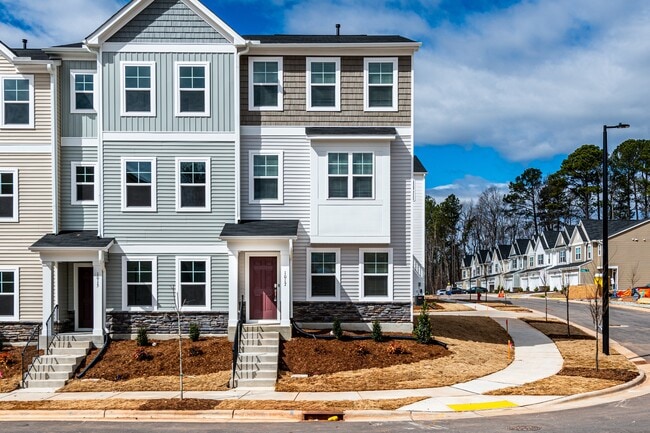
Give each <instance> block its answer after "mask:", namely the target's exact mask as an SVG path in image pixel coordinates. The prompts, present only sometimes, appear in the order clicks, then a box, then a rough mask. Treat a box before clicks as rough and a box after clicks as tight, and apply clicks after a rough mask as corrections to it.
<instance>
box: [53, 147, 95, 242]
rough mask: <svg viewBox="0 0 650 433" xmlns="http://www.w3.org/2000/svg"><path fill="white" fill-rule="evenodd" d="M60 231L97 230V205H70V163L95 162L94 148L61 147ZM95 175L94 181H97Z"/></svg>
mask: <svg viewBox="0 0 650 433" xmlns="http://www.w3.org/2000/svg"><path fill="white" fill-rule="evenodd" d="M60 157H61V167H60V168H59V173H60V176H61V180H60V182H61V183H60V185H61V189H60V197H61V202H60V213H61V220H60V224H61V230H97V205H96V204H95V205H83V206H82V205H72V204H71V200H72V190H71V187H72V175H73V173H72V164H71V163H72V162H88V163H93V162H94V163H96V162H97V148H96V147H81V146H64V147H61V155H60ZM97 176H98V174H97V173H96V178H95V181H96V182H97V181H99V178H98V177H97Z"/></svg>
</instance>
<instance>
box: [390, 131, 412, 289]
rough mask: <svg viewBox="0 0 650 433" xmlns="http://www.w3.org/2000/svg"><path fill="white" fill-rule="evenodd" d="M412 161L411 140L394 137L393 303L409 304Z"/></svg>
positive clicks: (391, 205)
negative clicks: (403, 302) (407, 302)
mask: <svg viewBox="0 0 650 433" xmlns="http://www.w3.org/2000/svg"><path fill="white" fill-rule="evenodd" d="M412 161H413V154H412V144H411V137H405V136H402V137H398V139H397V140H395V141H393V142H392V143H391V147H390V171H391V191H390V195H391V200H390V212H391V213H390V222H391V233H390V239H391V245H390V246H391V247H392V248H393V284H394V292H393V297H394V299H395V301H410V300H411V296H412V287H411V276H412V272H411V259H412V257H411V255H412V251H411V223H412V218H411V211H412V208H411V204H412V194H411V187H412Z"/></svg>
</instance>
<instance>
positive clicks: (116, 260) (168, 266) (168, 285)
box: [106, 254, 228, 311]
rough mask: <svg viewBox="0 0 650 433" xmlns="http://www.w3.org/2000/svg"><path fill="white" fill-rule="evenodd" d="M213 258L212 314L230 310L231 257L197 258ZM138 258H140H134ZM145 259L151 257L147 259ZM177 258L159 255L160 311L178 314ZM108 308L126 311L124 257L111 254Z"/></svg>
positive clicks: (107, 271) (107, 297)
mask: <svg viewBox="0 0 650 433" xmlns="http://www.w3.org/2000/svg"><path fill="white" fill-rule="evenodd" d="M197 256H201V257H210V264H211V269H210V280H211V283H210V284H211V286H210V289H211V293H210V297H211V302H212V306H211V310H212V311H227V310H228V255H227V254H214V255H210V256H207V255H204V254H197ZM131 257H137V256H135V255H134V256H131ZM143 257H151V255H146V256H143ZM176 257H183V256H175V255H172V254H161V255H158V256H157V258H158V281H157V283H158V305H157V309H158V310H170V311H173V310H174V290H175V287H176ZM106 274H107V282H106V290H107V292H106V305H107V308H110V309H114V310H122V255H121V254H111V256H110V261H109V263H108V265H107V266H106Z"/></svg>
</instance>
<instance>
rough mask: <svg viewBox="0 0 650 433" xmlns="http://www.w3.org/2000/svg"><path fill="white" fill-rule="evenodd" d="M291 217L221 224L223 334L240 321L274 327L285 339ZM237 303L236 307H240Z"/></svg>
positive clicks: (294, 232) (288, 319) (287, 333)
mask: <svg viewBox="0 0 650 433" xmlns="http://www.w3.org/2000/svg"><path fill="white" fill-rule="evenodd" d="M297 232H298V221H297V220H262V221H241V222H239V223H238V224H226V225H224V228H223V230H222V232H221V236H220V237H221V239H223V240H225V241H226V242H227V243H228V272H229V289H228V336H229V338H232V337H233V335H234V332H235V329H236V328H237V322H238V320H239V318H240V317H241V319H242V320H243V322H244V323H256V324H260V325H265V326H274V327H277V329H278V331H279V332H280V334H281V335H282V336H283V337H284V338H286V339H288V338H290V337H291V313H292V311H291V299H292V294H291V291H292V277H291V275H292V260H293V244H294V241H295V240H296V238H297ZM240 307H241V311H240Z"/></svg>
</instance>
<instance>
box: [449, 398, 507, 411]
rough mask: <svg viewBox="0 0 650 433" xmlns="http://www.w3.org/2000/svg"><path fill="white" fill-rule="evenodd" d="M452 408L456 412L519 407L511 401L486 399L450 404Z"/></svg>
mask: <svg viewBox="0 0 650 433" xmlns="http://www.w3.org/2000/svg"><path fill="white" fill-rule="evenodd" d="M447 406H449V408H450V409H452V410H455V411H456V412H464V411H472V410H490V409H504V408H506V407H517V406H518V405H516V404H514V403H513V402H511V401H507V400H499V401H486V402H483V403H463V404H448V405H447Z"/></svg>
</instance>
